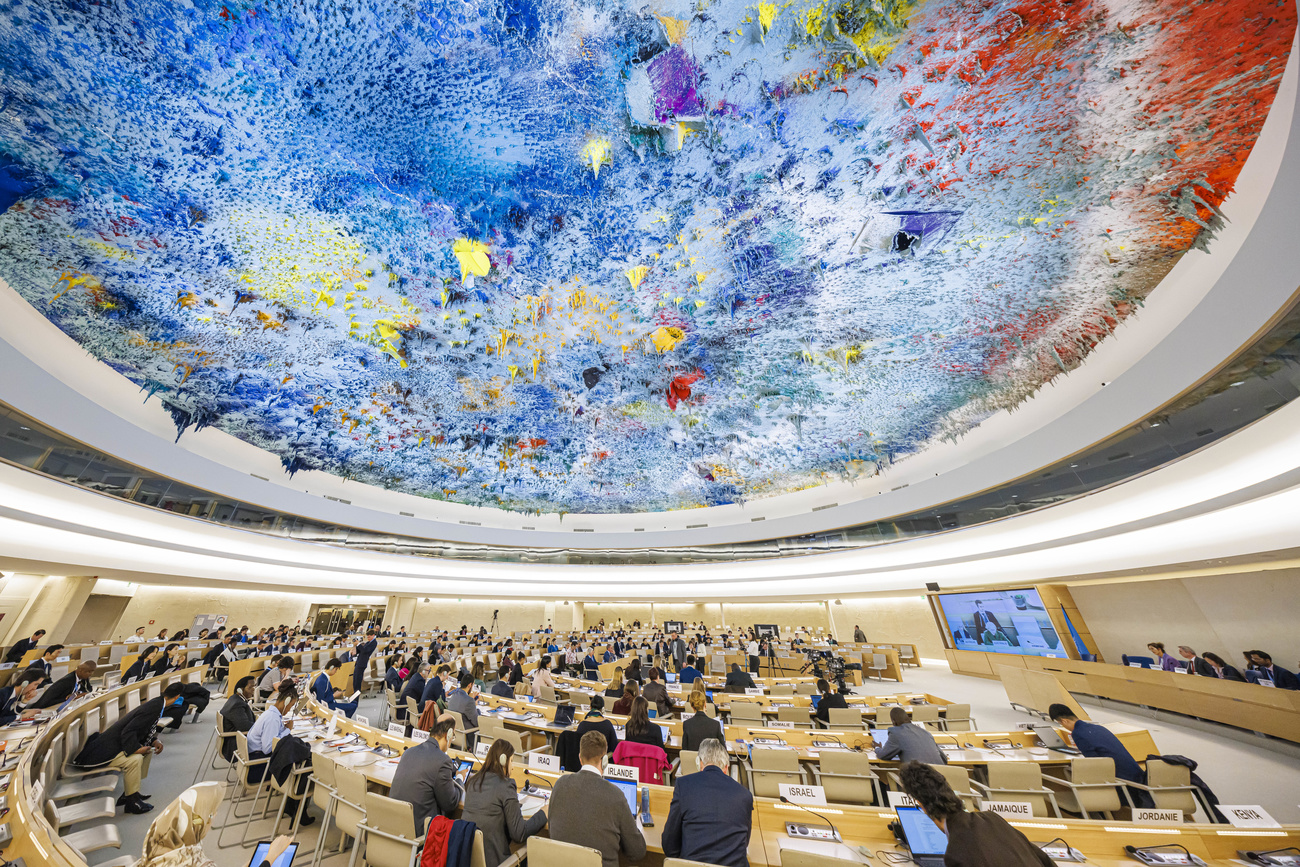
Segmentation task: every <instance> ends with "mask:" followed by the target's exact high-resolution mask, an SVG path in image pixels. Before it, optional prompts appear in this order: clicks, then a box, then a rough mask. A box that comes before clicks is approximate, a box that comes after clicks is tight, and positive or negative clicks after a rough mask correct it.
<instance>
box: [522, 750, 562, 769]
mask: <svg viewBox="0 0 1300 867" xmlns="http://www.w3.org/2000/svg"><path fill="white" fill-rule="evenodd" d="M528 767H529V768H532V769H533V770H535V771H553V772H554V773H557V774H558V773H560V771H561V770H562V768H561V767H560V757H559V756H545V755H542V754H541V753H529V754H528Z"/></svg>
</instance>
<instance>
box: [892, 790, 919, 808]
mask: <svg viewBox="0 0 1300 867" xmlns="http://www.w3.org/2000/svg"><path fill="white" fill-rule="evenodd" d="M885 794H887V795H889V806H891V807H915V806H916V801H913V800H912V796H911V795H909V794H907V792H886V793H885Z"/></svg>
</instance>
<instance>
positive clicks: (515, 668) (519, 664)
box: [510, 651, 527, 686]
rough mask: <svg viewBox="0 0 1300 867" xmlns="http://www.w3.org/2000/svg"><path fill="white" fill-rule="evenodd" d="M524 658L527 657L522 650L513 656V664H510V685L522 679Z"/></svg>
mask: <svg viewBox="0 0 1300 867" xmlns="http://www.w3.org/2000/svg"><path fill="white" fill-rule="evenodd" d="M526 658H527V657H525V656H524V654H523V651H520V652H519V654H518V655H517V656H516V657H515V664H514V665H512V666H510V685H511V686H514V685H515V684H517V683H519V682H521V681H522V680H523V679H524V660H525V659H526Z"/></svg>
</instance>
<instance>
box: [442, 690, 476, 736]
mask: <svg viewBox="0 0 1300 867" xmlns="http://www.w3.org/2000/svg"><path fill="white" fill-rule="evenodd" d="M447 710H454V711H455V712H456V713H458V714H460V715H461V716H463V717H464V718H465V727H466V728H471V729H476V728H478V705H477V704H475V703H474V699H472V698H470V695H469V693H467V692H465V690H463V689H453V690H452V691H451V692H449V693H447Z"/></svg>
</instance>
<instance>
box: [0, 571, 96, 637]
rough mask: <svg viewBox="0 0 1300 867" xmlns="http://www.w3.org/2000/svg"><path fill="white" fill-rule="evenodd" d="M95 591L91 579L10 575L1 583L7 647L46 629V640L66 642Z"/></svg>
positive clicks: (85, 577)
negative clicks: (78, 616)
mask: <svg viewBox="0 0 1300 867" xmlns="http://www.w3.org/2000/svg"><path fill="white" fill-rule="evenodd" d="M94 587H95V579H94V578H93V577H90V576H64V575H21V574H15V575H9V576H7V577H6V578H5V579H4V580H3V582H0V613H3V614H4V615H5V616H4V618H3V619H2V620H0V625H2V626H3V627H4V628H3V629H0V632H3V633H4V634H5V643H6V644H11V643H13V642H15V641H17V640H18V639H20V638H28V637H30V636H31V634H32V633H33V632H35V631H36V630H37V629H44V630H45V631H46V635H45V638H44V640H45V641H47V642H50V643H57V642H62V641H66V640H67V637H68V632H69V630H70V629H71V628H72V624H73V623H75V622H76V619H77V615H78V614H79V613H80V611H81V608H82V606H83V605H84V604H85V602H86V600H87V599H88V598H89V597H90V593H91V591H92V590H93V589H94Z"/></svg>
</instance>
